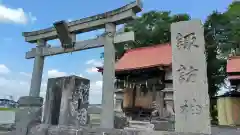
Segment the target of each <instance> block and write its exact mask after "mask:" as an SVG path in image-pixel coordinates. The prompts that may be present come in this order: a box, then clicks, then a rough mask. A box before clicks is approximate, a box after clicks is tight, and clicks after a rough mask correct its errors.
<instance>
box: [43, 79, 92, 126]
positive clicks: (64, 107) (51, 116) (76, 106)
mask: <svg viewBox="0 0 240 135" xmlns="http://www.w3.org/2000/svg"><path fill="white" fill-rule="evenodd" d="M89 86H90V81H89V80H88V79H85V78H81V77H77V76H68V77H58V78H51V79H49V80H48V86H47V87H48V89H47V95H46V104H45V106H46V107H45V114H46V116H44V123H46V124H55V125H57V124H59V125H69V126H83V125H86V124H87V122H88V114H87V108H88V104H89V102H88V98H89ZM59 112H60V113H59Z"/></svg>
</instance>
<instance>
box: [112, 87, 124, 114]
mask: <svg viewBox="0 0 240 135" xmlns="http://www.w3.org/2000/svg"><path fill="white" fill-rule="evenodd" d="M115 95H116V96H115V105H114V106H115V107H114V110H115V111H116V112H120V113H121V112H122V102H123V92H122V91H117V92H115Z"/></svg>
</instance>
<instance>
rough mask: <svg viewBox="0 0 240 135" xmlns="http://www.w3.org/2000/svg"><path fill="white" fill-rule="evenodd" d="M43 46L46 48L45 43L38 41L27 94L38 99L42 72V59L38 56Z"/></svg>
mask: <svg viewBox="0 0 240 135" xmlns="http://www.w3.org/2000/svg"><path fill="white" fill-rule="evenodd" d="M44 46H46V41H44V40H39V41H38V46H37V48H36V53H37V54H38V56H36V57H35V59H34V65H33V72H32V79H31V86H30V93H29V95H30V96H33V97H39V95H40V89H41V82H42V72H43V66H44V57H43V56H40V54H41V52H42V49H41V48H42V47H44Z"/></svg>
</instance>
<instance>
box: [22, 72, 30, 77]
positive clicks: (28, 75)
mask: <svg viewBox="0 0 240 135" xmlns="http://www.w3.org/2000/svg"><path fill="white" fill-rule="evenodd" d="M19 74H20V75H23V76H26V77H31V74H30V73H26V72H20V73H19Z"/></svg>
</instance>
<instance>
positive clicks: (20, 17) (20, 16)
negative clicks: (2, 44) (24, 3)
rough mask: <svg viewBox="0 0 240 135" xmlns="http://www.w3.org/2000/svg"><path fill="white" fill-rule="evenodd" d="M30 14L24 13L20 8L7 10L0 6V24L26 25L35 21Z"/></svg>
mask: <svg viewBox="0 0 240 135" xmlns="http://www.w3.org/2000/svg"><path fill="white" fill-rule="evenodd" d="M36 20H37V18H36V17H35V16H33V15H32V13H31V12H29V13H26V12H25V11H24V10H23V9H22V8H15V9H14V8H9V7H6V6H5V5H3V4H0V23H1V22H2V23H17V24H27V23H29V22H34V21H36Z"/></svg>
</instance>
